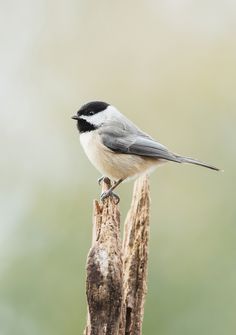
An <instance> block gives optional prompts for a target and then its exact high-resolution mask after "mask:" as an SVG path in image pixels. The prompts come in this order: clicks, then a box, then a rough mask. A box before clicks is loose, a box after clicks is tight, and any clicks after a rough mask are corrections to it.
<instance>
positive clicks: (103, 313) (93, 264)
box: [85, 180, 123, 335]
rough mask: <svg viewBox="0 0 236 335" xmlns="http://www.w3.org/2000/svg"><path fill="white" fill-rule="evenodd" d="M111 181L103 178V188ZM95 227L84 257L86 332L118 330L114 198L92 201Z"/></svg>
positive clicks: (119, 298)
mask: <svg viewBox="0 0 236 335" xmlns="http://www.w3.org/2000/svg"><path fill="white" fill-rule="evenodd" d="M109 187H110V182H109V181H108V180H105V182H103V191H106V190H107V189H108V188H109ZM93 224H94V226H93V227H94V231H93V242H92V247H91V249H90V251H89V254H88V259H87V281H86V293H87V301H88V312H89V315H88V324H87V327H86V329H85V334H86V335H108V334H109V335H111V334H114V335H116V334H118V330H119V320H120V313H121V304H122V296H123V294H122V291H123V279H122V258H121V241H120V213H119V209H118V206H117V205H116V204H115V201H114V199H113V198H111V197H109V198H107V199H105V200H104V202H103V203H98V202H97V201H95V202H94V223H93Z"/></svg>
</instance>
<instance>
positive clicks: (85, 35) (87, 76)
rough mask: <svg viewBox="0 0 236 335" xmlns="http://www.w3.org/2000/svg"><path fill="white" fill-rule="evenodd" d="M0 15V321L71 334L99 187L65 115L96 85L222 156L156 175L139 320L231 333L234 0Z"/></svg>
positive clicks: (19, 330) (183, 146) (13, 331)
mask: <svg viewBox="0 0 236 335" xmlns="http://www.w3.org/2000/svg"><path fill="white" fill-rule="evenodd" d="M0 15H1V18H0V27H1V29H0V35H1V44H0V47H1V51H0V57H1V61H0V68H1V76H0V97H1V98H0V106H1V113H0V117H1V120H0V129H1V130H0V138H1V165H0V175H1V195H0V196H1V201H0V211H1V222H0V334H1V335H41V334H44V335H54V334H57V335H65V334H70V335H73V334H82V331H83V328H84V325H85V320H86V299H85V263H86V255H87V252H88V249H89V247H90V242H91V230H92V224H91V216H92V214H91V207H92V200H93V199H94V198H97V197H98V196H99V192H100V189H99V187H98V185H97V183H96V180H97V178H98V177H99V173H98V172H97V171H96V170H95V169H94V168H93V167H92V166H91V165H90V163H89V162H88V160H87V158H86V157H85V155H84V153H83V152H82V149H81V147H80V144H79V135H78V132H77V129H76V127H75V124H74V122H73V120H71V119H70V117H71V115H73V114H74V112H75V111H77V110H78V108H79V106H80V105H81V104H83V103H85V102H87V101H90V100H95V99H99V100H104V101H108V102H110V103H112V104H114V105H115V106H117V107H118V108H119V109H120V110H121V111H122V112H123V113H124V114H126V115H127V116H128V117H129V118H131V119H132V120H133V121H134V122H135V123H136V124H138V125H139V126H140V127H141V128H143V129H144V130H145V131H147V132H148V133H150V134H152V136H153V137H154V138H156V139H158V140H159V141H161V142H162V143H164V144H165V145H167V146H168V147H169V148H171V149H172V150H173V151H175V152H178V153H181V154H186V155H189V156H193V157H196V158H199V159H202V160H205V161H207V162H209V163H212V164H215V165H217V166H219V167H220V168H223V169H224V170H225V171H224V173H216V172H214V171H211V170H207V169H203V168H200V167H195V166H187V165H185V166H179V165H177V164H176V165H175V164H171V163H170V164H167V165H165V166H163V167H160V168H159V169H158V170H157V171H156V172H155V173H154V174H152V176H151V179H150V180H151V197H152V211H151V217H152V218H151V241H150V253H149V254H150V256H149V260H150V263H149V279H148V283H149V285H148V296H147V300H146V308H145V318H144V326H143V333H144V334H145V335H156V334H160V335H173V334H175V335H180V334H181V335H185V334H186V335H189V334H191V335H195V334H196V335H199V334H201V335H211V334H214V335H222V334H225V335H226V334H227V335H231V334H235V331H236V318H235V310H236V289H235V283H236V247H235V234H236V227H235V219H236V206H235V195H236V194H235V177H236V172H235V171H236V155H235V144H236V131H235V124H236V110H235V109H236V96H235V87H236V3H235V1H232V0H225V1H211V0H204V1H199V0H194V1H187V0H158V1H152V0H145V1H144V0H143V1H134V0H131V1H119V2H118V1H108V0H107V1H105V0H100V1H91V0H89V1H74V0H71V1H63V0H61V1H56V0H50V1H48V0H47V1H46V0H41V1H29V0H22V1H21V2H19V1H11V0H10V1H1V11H0ZM132 185H133V183H132V182H130V183H126V184H124V185H122V186H121V187H120V189H119V194H120V196H121V204H120V208H121V213H122V219H124V218H125V215H126V212H127V210H128V207H129V203H130V199H131V193H132Z"/></svg>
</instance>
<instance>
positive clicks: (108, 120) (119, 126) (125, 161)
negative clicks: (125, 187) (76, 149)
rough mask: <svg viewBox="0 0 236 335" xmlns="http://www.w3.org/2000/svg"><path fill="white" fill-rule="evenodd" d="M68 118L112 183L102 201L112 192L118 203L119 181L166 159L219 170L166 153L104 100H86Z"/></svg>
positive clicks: (95, 164)
mask: <svg viewBox="0 0 236 335" xmlns="http://www.w3.org/2000/svg"><path fill="white" fill-rule="evenodd" d="M72 119H74V120H77V127H78V130H79V132H80V142H81V144H82V147H83V148H84V151H85V153H86V154H87V156H88V158H89V160H90V161H91V163H92V164H93V165H94V166H95V167H96V168H97V169H98V171H100V172H101V173H102V175H103V176H104V177H105V176H106V177H108V178H110V179H111V180H113V181H114V182H115V183H114V185H113V186H112V187H111V188H110V189H109V190H108V191H107V192H104V193H103V194H102V195H101V199H102V200H103V199H105V198H106V197H108V196H110V195H113V196H115V197H116V198H117V200H118V202H119V197H118V196H117V195H115V194H114V193H113V190H114V189H115V188H116V187H117V186H118V185H119V184H120V183H121V182H122V181H124V180H125V179H127V178H130V177H136V176H138V175H140V174H142V173H144V172H147V171H150V170H152V169H153V168H155V167H156V166H157V165H159V164H161V163H163V162H167V161H172V162H176V163H190V164H196V165H200V166H204V167H207V168H209V169H212V170H216V171H219V169H218V168H216V167H214V166H212V165H209V164H207V163H204V162H200V161H198V160H196V159H193V158H190V157H183V156H180V155H177V154H174V153H172V152H170V151H169V150H168V149H167V148H166V147H165V146H164V145H162V144H160V143H159V142H157V141H155V140H154V139H153V138H152V137H150V136H149V135H148V134H146V133H144V132H142V131H141V130H140V129H139V128H138V127H137V126H136V125H135V124H133V123H132V122H131V121H130V120H128V119H127V118H126V117H125V116H124V115H123V114H121V113H120V112H119V111H118V110H117V109H116V108H115V107H114V106H112V105H109V104H108V103H106V102H102V101H93V102H89V103H87V104H85V105H83V106H82V107H81V108H80V109H79V111H78V112H77V115H75V116H72ZM101 179H102V178H100V180H101Z"/></svg>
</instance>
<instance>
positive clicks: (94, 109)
mask: <svg viewBox="0 0 236 335" xmlns="http://www.w3.org/2000/svg"><path fill="white" fill-rule="evenodd" d="M108 106H109V104H108V103H106V102H103V101H92V102H88V103H87V104H85V105H83V106H82V107H81V108H80V109H79V111H78V112H77V114H78V116H80V115H94V114H97V113H99V112H102V111H104V110H105V109H106V108H107V107H108Z"/></svg>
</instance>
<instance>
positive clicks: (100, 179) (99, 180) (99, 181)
mask: <svg viewBox="0 0 236 335" xmlns="http://www.w3.org/2000/svg"><path fill="white" fill-rule="evenodd" d="M103 179H104V176H102V177H100V178H98V185H99V186H100V185H101V183H102V181H103Z"/></svg>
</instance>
